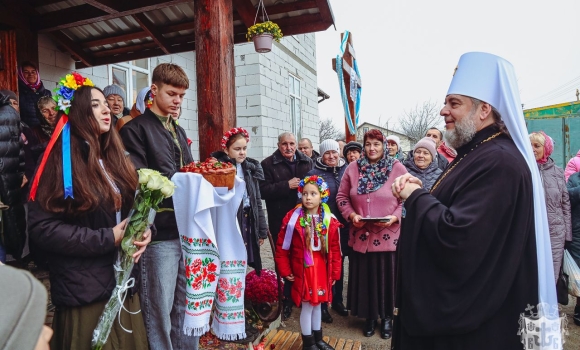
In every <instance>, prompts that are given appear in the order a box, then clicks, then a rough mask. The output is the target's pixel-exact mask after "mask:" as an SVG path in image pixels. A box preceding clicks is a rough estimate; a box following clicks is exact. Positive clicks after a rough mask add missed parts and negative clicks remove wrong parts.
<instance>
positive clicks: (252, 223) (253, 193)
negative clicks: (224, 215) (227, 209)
mask: <svg viewBox="0 0 580 350" xmlns="http://www.w3.org/2000/svg"><path fill="white" fill-rule="evenodd" d="M248 142H250V135H249V134H248V132H247V131H246V130H245V129H244V128H233V129H231V130H230V131H228V132H226V133H225V135H224V137H223V138H222V144H221V146H222V148H223V150H222V151H217V152H213V153H212V154H211V156H212V157H214V158H216V159H217V160H219V161H220V162H230V163H232V164H233V165H235V166H236V168H237V174H236V175H237V176H238V177H240V178H241V179H242V180H244V181H245V182H246V191H245V193H244V199H243V200H242V203H241V204H240V208H239V210H238V224H239V225H240V229H241V230H242V237H243V238H244V243H245V245H246V251H247V253H248V265H250V266H251V267H253V268H254V269H255V270H256V273H257V274H258V275H259V274H260V271H262V259H261V258H260V246H261V245H262V244H263V243H264V239H266V238H268V225H267V224H266V216H265V215H264V209H263V208H262V196H261V195H260V185H259V182H260V181H263V180H264V170H263V169H262V166H261V165H260V162H258V161H257V160H255V159H252V158H248V157H247V150H248Z"/></svg>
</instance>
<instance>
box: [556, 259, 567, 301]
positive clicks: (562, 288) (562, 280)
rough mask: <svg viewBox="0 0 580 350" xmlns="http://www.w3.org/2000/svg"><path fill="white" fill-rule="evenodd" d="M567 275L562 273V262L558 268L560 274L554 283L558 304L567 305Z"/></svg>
mask: <svg viewBox="0 0 580 350" xmlns="http://www.w3.org/2000/svg"><path fill="white" fill-rule="evenodd" d="M568 283H569V279H568V275H567V274H565V273H564V262H562V265H561V266H560V274H559V275H558V280H557V281H556V296H557V297H558V304H562V305H568Z"/></svg>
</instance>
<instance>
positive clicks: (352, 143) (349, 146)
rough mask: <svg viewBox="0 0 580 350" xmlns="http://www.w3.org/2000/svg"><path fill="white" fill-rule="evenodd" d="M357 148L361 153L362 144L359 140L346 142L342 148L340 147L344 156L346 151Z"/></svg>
mask: <svg viewBox="0 0 580 350" xmlns="http://www.w3.org/2000/svg"><path fill="white" fill-rule="evenodd" d="M351 150H357V151H358V152H359V153H362V150H363V145H362V143H360V142H356V141H350V142H349V143H347V144H346V145H345V146H344V148H343V149H342V155H343V156H344V158H346V155H347V154H348V151H351Z"/></svg>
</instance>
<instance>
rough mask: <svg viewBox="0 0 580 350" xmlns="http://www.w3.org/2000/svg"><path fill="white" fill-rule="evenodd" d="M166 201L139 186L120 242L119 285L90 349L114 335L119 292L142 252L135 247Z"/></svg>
mask: <svg viewBox="0 0 580 350" xmlns="http://www.w3.org/2000/svg"><path fill="white" fill-rule="evenodd" d="M163 199H165V196H164V195H163V194H162V193H161V190H153V191H151V190H149V189H148V188H147V186H146V184H140V185H139V190H138V192H137V194H136V196H135V202H134V204H133V209H132V210H131V213H130V214H129V215H130V218H129V222H128V224H127V228H126V229H125V234H124V235H123V240H122V241H121V249H119V254H120V266H119V267H120V269H119V270H116V271H115V281H116V282H117V285H116V286H115V289H113V294H112V295H111V298H110V299H109V301H108V302H107V304H106V305H105V309H104V311H103V314H102V315H101V317H100V318H99V323H98V324H97V327H96V328H95V330H94V332H93V340H92V342H91V346H92V349H93V350H100V349H102V348H103V346H104V345H105V343H106V342H107V338H108V337H109V334H110V333H111V328H112V326H113V322H116V321H115V320H116V319H117V315H118V313H119V310H120V309H121V307H122V305H121V303H120V301H119V291H120V290H121V289H122V288H123V287H124V286H125V285H126V284H127V281H128V280H129V278H130V277H131V271H132V270H133V266H134V259H133V254H135V253H136V252H137V251H138V250H139V248H138V247H137V246H135V245H134V244H133V243H134V242H135V241H141V240H143V234H144V233H145V231H147V229H148V228H149V227H150V226H151V225H152V224H153V222H152V221H153V219H151V221H150V220H149V219H150V215H149V214H150V212H151V210H153V211H155V212H157V211H158V210H159V204H160V203H161V201H163Z"/></svg>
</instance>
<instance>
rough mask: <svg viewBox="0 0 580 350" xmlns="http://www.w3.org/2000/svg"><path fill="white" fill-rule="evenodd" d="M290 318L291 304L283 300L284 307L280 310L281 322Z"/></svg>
mask: <svg viewBox="0 0 580 350" xmlns="http://www.w3.org/2000/svg"><path fill="white" fill-rule="evenodd" d="M290 316H292V302H291V301H290V302H288V300H285V301H284V307H283V308H282V321H286V320H287V319H289V318H290Z"/></svg>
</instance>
